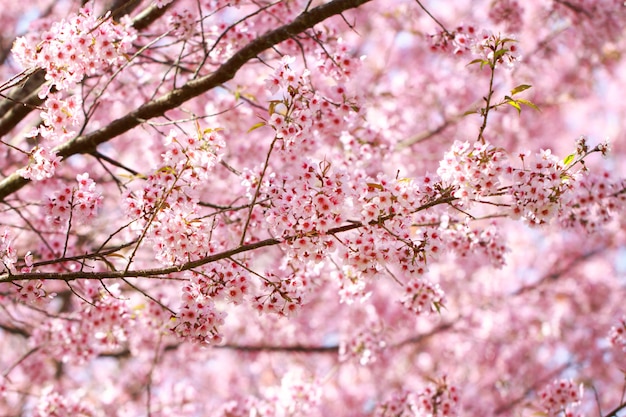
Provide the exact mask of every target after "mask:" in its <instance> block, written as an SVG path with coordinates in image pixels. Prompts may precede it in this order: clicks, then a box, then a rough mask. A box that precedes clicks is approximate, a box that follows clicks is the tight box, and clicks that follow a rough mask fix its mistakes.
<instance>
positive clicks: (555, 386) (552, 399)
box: [539, 379, 583, 417]
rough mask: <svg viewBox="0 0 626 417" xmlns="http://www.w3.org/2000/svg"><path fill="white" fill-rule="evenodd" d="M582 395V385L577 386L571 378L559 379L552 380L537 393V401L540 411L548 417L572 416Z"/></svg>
mask: <svg viewBox="0 0 626 417" xmlns="http://www.w3.org/2000/svg"><path fill="white" fill-rule="evenodd" d="M582 395H583V392H582V385H580V386H578V387H577V386H576V385H575V384H574V382H573V381H572V380H569V379H560V380H556V381H553V382H552V384H550V385H548V386H547V387H545V388H544V389H543V390H542V391H541V392H540V393H539V402H540V404H541V407H542V408H543V409H542V411H543V412H545V413H546V415H548V416H549V417H552V416H558V415H564V416H566V417H574V416H576V415H577V414H575V409H576V407H577V406H578V405H579V404H580V401H581V399H582Z"/></svg>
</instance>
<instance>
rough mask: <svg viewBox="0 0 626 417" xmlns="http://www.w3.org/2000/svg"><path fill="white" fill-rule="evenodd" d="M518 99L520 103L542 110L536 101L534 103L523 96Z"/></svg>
mask: <svg viewBox="0 0 626 417" xmlns="http://www.w3.org/2000/svg"><path fill="white" fill-rule="evenodd" d="M516 101H517V102H518V103H520V104H523V105H525V106H528V107H530V108H533V109H535V110H537V111H541V109H540V108H539V107H537V105H536V104H535V103H533V102H532V101H530V100H526V99H523V98H518V99H517V100H516Z"/></svg>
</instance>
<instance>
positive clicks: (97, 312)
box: [32, 283, 134, 364]
mask: <svg viewBox="0 0 626 417" xmlns="http://www.w3.org/2000/svg"><path fill="white" fill-rule="evenodd" d="M84 294H85V295H84V298H85V300H88V301H90V302H89V303H87V302H85V303H83V305H82V306H81V308H80V309H79V310H77V311H75V312H72V313H70V314H68V315H64V316H60V317H51V318H49V319H48V320H47V321H46V322H45V323H44V324H43V325H42V326H40V327H38V328H37V329H36V331H35V333H34V334H33V339H32V342H33V343H34V344H35V345H36V346H39V347H41V349H43V350H44V351H45V352H46V353H47V354H49V355H51V356H52V357H54V358H56V359H58V360H60V361H62V362H66V363H74V364H81V363H84V362H85V361H88V360H91V359H93V358H94V357H95V356H96V355H98V354H100V353H101V352H104V351H107V350H111V349H116V348H119V347H120V346H123V345H124V344H125V343H126V342H127V340H128V336H129V332H131V331H132V326H133V323H134V321H133V320H132V319H131V317H132V316H133V314H132V310H131V308H130V305H129V301H128V300H127V299H123V298H122V297H121V292H120V290H119V288H118V286H116V285H115V286H109V287H107V288H106V289H103V288H99V287H98V286H97V285H95V284H93V285H91V284H87V283H86V284H85V289H84ZM83 318H86V319H85V320H83Z"/></svg>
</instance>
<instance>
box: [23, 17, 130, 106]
mask: <svg viewBox="0 0 626 417" xmlns="http://www.w3.org/2000/svg"><path fill="white" fill-rule="evenodd" d="M132 40H133V35H132V34H131V33H130V32H129V28H127V27H124V26H122V25H119V24H115V23H114V22H113V21H112V20H111V18H110V17H109V16H104V17H102V18H99V17H97V16H96V15H95V14H94V13H93V12H92V11H91V10H90V9H88V8H84V9H82V10H81V11H80V12H78V13H76V14H72V15H70V16H69V17H68V18H67V19H65V20H62V21H60V22H54V23H52V25H51V26H50V28H49V29H48V30H46V31H45V32H43V33H42V34H39V33H37V32H32V33H30V34H29V35H26V36H23V37H19V38H17V39H16V40H15V44H14V45H13V54H14V56H15V58H16V59H17V60H18V62H19V63H20V64H21V65H22V66H23V67H24V68H37V69H43V70H45V73H46V79H47V80H49V81H50V84H49V85H48V87H47V90H42V92H41V93H40V95H41V96H42V97H46V96H48V93H49V92H50V91H52V89H53V88H54V89H55V90H57V91H65V90H69V89H71V88H73V87H74V86H75V85H76V84H77V83H78V82H80V81H81V80H82V79H83V78H84V77H85V76H88V75H94V74H96V73H103V72H105V71H106V70H107V69H108V68H110V67H111V66H119V65H120V64H122V63H123V62H124V61H125V59H124V54H125V53H126V52H127V51H128V50H129V49H130V46H131V42H132Z"/></svg>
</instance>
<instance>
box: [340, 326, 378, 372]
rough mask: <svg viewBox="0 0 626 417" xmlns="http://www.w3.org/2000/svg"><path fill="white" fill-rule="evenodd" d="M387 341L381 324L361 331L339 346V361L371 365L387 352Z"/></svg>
mask: <svg viewBox="0 0 626 417" xmlns="http://www.w3.org/2000/svg"><path fill="white" fill-rule="evenodd" d="M386 347H387V341H386V340H385V338H384V334H383V332H382V329H381V326H380V324H376V323H374V324H373V326H369V327H366V328H363V329H361V330H360V331H358V332H357V333H356V334H354V335H353V336H352V337H350V338H349V339H348V340H346V341H344V342H343V343H341V344H340V346H339V360H341V361H348V360H355V361H357V362H358V363H359V364H360V365H363V366H366V365H371V364H373V363H375V362H376V361H378V359H379V358H380V356H381V355H382V354H383V353H384V352H385V348H386Z"/></svg>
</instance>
